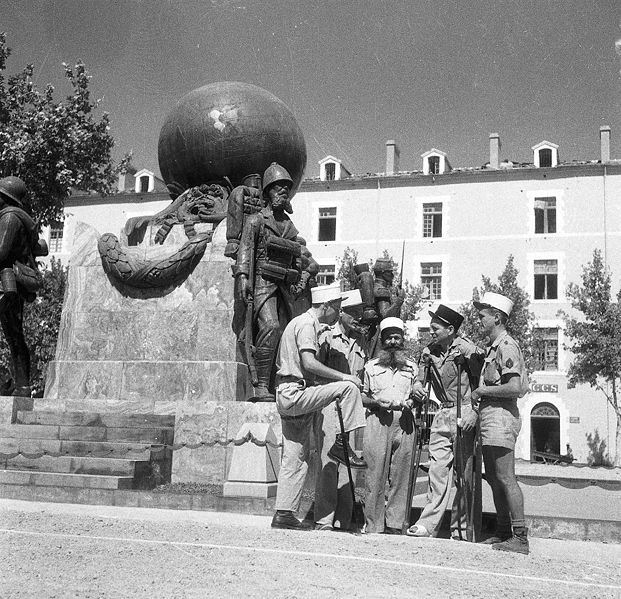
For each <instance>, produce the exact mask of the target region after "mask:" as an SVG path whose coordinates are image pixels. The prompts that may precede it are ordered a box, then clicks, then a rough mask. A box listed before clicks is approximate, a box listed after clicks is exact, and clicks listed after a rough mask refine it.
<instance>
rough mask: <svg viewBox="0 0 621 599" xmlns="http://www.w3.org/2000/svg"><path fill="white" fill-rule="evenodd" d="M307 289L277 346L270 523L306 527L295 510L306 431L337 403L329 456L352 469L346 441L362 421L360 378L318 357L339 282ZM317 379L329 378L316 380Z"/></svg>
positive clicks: (304, 467) (354, 462)
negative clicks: (307, 300) (340, 426)
mask: <svg viewBox="0 0 621 599" xmlns="http://www.w3.org/2000/svg"><path fill="white" fill-rule="evenodd" d="M311 294H312V302H313V303H312V306H311V307H310V308H309V309H308V310H307V311H306V312H304V313H303V314H300V316H297V317H296V318H294V319H293V320H292V321H291V322H290V323H289V324H288V325H287V327H286V328H285V330H284V332H283V335H282V341H281V344H280V348H279V350H278V360H277V368H278V374H277V377H276V382H277V384H278V386H277V389H276V407H277V408H278V413H279V414H280V416H281V419H282V437H283V447H282V458H281V466H280V473H279V480H278V491H277V493H276V513H275V514H274V518H273V520H272V527H273V528H292V529H308V528H310V527H309V526H306V525H305V524H304V523H302V522H300V521H299V520H298V519H297V518H296V517H295V513H296V512H297V511H298V509H299V507H300V500H301V498H302V489H303V488H304V481H305V480H306V474H307V472H308V457H309V445H310V443H309V442H310V435H311V430H312V429H313V426H316V425H317V419H318V416H319V415H320V414H321V410H322V409H323V408H325V407H326V406H328V405H330V404H332V403H334V402H335V401H339V402H340V405H341V410H342V413H343V422H344V429H345V430H344V433H345V434H344V436H343V434H341V433H338V434H337V435H336V441H335V442H334V444H333V445H332V447H330V449H329V451H328V455H329V456H330V458H332V459H333V460H335V461H337V462H339V463H341V464H344V463H346V460H347V457H349V462H350V465H351V467H352V468H365V467H366V463H365V462H364V460H363V459H362V458H359V457H358V456H357V455H356V454H355V453H354V452H353V451H352V450H351V448H350V446H349V433H351V432H352V431H355V430H357V429H359V428H362V427H364V426H365V420H364V408H363V407H362V398H361V396H360V390H359V388H360V379H359V378H358V377H356V376H355V375H353V374H345V373H342V372H339V371H338V370H334V369H333V368H329V367H328V366H325V365H323V364H322V363H321V362H319V361H318V360H317V355H318V353H319V336H320V334H321V333H322V332H323V329H324V328H325V327H322V325H328V326H331V325H333V324H335V323H336V321H337V320H338V317H339V309H340V307H341V291H340V288H339V286H338V285H324V286H322V287H314V288H313V289H312V291H311ZM318 379H323V380H328V381H331V382H329V383H325V384H318Z"/></svg>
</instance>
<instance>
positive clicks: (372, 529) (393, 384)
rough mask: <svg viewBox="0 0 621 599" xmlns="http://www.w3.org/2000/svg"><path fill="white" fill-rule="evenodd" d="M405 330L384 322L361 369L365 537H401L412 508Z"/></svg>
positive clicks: (412, 373)
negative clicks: (377, 346) (374, 351)
mask: <svg viewBox="0 0 621 599" xmlns="http://www.w3.org/2000/svg"><path fill="white" fill-rule="evenodd" d="M404 330H405V325H404V323H403V321H402V320H401V319H400V318H395V317H389V318H384V320H382V321H381V322H380V325H379V332H380V341H381V350H380V352H379V355H378V357H377V358H374V359H373V360H370V361H369V362H368V363H367V364H366V366H365V368H364V385H363V390H362V393H363V395H362V401H363V404H364V405H365V406H366V408H367V412H366V422H367V426H366V430H365V433H364V456H365V460H366V462H367V465H368V470H367V473H366V480H365V491H366V494H365V516H366V526H365V530H366V532H367V533H385V534H401V528H402V524H403V522H404V520H405V516H406V514H407V511H408V510H409V509H410V507H411V506H409V505H407V503H408V501H407V494H408V482H409V473H410V464H411V462H412V458H413V453H414V445H415V441H416V432H415V431H416V429H415V427H414V415H413V413H412V407H413V403H414V402H413V399H412V394H413V391H414V384H415V383H416V379H417V371H416V366H415V364H414V363H413V362H412V361H410V360H408V359H407V357H406V355H405V353H404V351H403V344H404ZM387 481H389V491H388V499H387V501H385V500H384V497H385V487H386V482H387Z"/></svg>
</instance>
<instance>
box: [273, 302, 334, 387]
mask: <svg viewBox="0 0 621 599" xmlns="http://www.w3.org/2000/svg"><path fill="white" fill-rule="evenodd" d="M322 329H323V325H321V324H320V322H319V321H318V320H317V317H316V316H315V314H314V313H313V312H312V308H311V309H309V310H307V311H306V312H304V313H303V314H300V315H299V316H296V317H295V318H294V319H293V320H292V321H291V322H289V324H288V325H287V326H286V327H285V330H284V331H283V334H282V337H281V339H280V348H279V349H278V356H277V358H276V372H277V376H278V378H279V379H282V378H283V377H292V378H296V379H300V380H302V379H304V380H306V382H307V384H311V383H312V382H313V381H312V375H311V374H309V373H306V372H305V371H304V369H303V368H302V362H301V360H300V352H302V351H304V350H309V351H312V352H313V353H314V354H315V355H317V353H318V351H319V333H320V332H321V331H322Z"/></svg>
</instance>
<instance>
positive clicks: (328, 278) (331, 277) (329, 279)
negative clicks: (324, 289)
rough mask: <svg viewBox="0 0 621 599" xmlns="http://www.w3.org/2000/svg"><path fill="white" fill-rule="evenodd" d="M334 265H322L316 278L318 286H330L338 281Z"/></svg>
mask: <svg viewBox="0 0 621 599" xmlns="http://www.w3.org/2000/svg"><path fill="white" fill-rule="evenodd" d="M334 266H335V265H334V264H322V265H320V266H319V272H318V273H317V276H316V277H315V278H316V279H317V285H330V284H331V283H334V281H335V279H336V270H335V268H334Z"/></svg>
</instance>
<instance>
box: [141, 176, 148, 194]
mask: <svg viewBox="0 0 621 599" xmlns="http://www.w3.org/2000/svg"><path fill="white" fill-rule="evenodd" d="M148 191H149V175H142V177H140V193H147V192H148Z"/></svg>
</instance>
